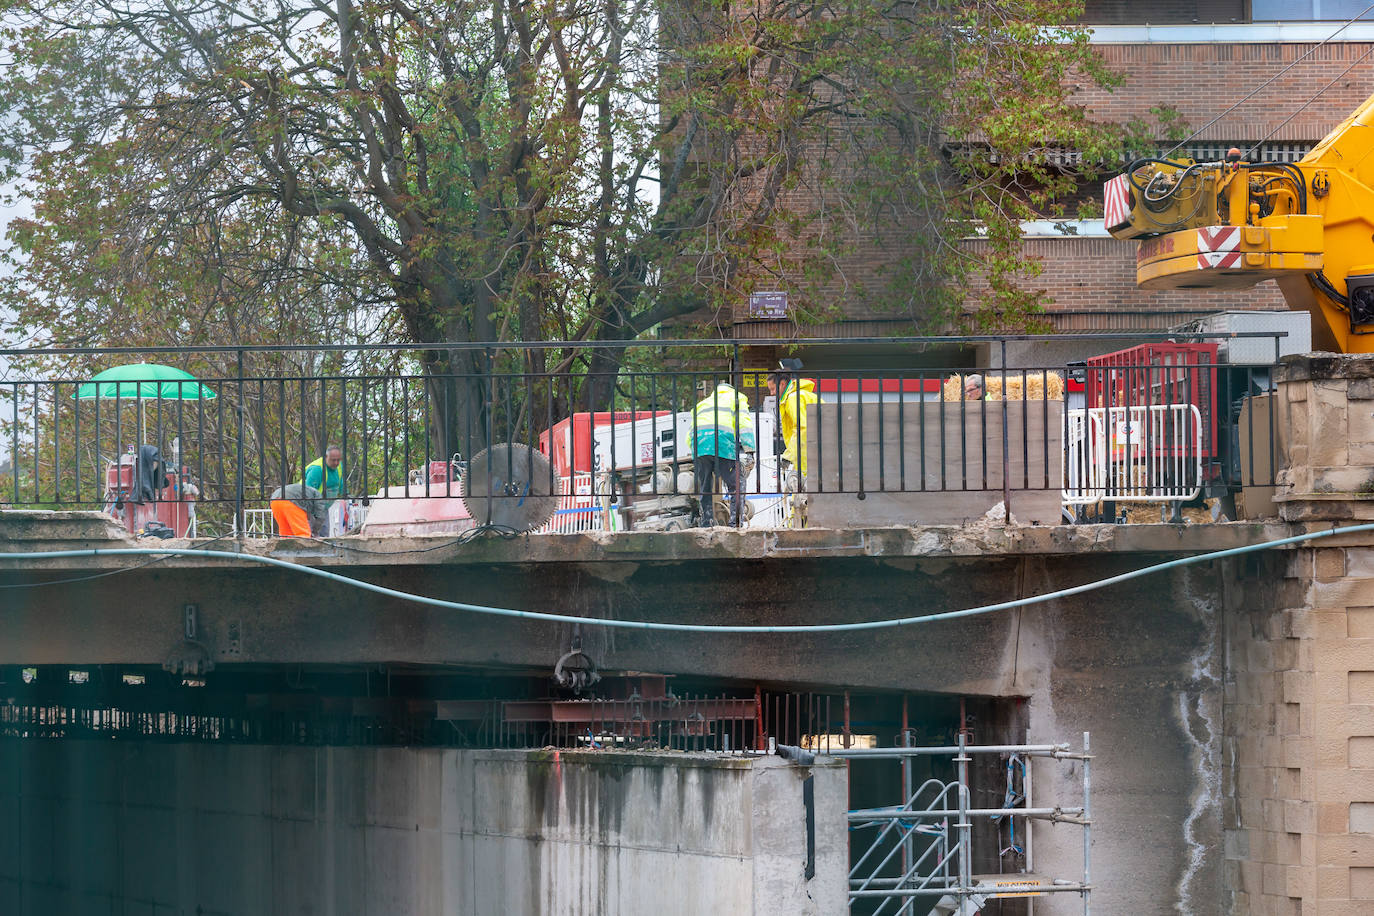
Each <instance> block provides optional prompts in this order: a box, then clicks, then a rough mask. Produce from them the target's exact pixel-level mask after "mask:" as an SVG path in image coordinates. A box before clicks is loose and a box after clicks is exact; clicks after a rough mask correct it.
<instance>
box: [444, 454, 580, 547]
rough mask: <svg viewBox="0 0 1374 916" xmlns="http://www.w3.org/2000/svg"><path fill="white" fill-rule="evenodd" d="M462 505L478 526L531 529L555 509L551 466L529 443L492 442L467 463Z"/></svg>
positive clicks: (556, 498)
mask: <svg viewBox="0 0 1374 916" xmlns="http://www.w3.org/2000/svg"><path fill="white" fill-rule="evenodd" d="M463 505H464V506H465V507H467V510H468V514H469V515H471V516H472V519H473V521H475V522H476V523H477V524H479V525H499V526H501V527H504V528H514V529H515V530H516V531H532V530H534V529H535V528H538V527H539V526H540V525H543V524H544V523H545V522H547V521H548V520H549V519H551V518H553V513H554V512H555V510H557V509H558V492H557V481H556V480H555V479H554V476H553V468H552V467H551V466H550V465H549V460H548V459H547V458H545V457H544V456H543V455H542V454H540V452H539V451H538V450H536V449H533V448H530V447H529V446H528V445H524V444H521V443H518V442H501V443H498V444H496V445H493V446H492V447H491V448H488V449H485V450H483V451H481V452H478V453H477V455H475V456H474V457H473V458H472V460H470V461H469V462H468V472H467V475H466V476H465V477H464V478H463Z"/></svg>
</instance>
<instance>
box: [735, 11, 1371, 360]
mask: <svg viewBox="0 0 1374 916" xmlns="http://www.w3.org/2000/svg"><path fill="white" fill-rule="evenodd" d="M1367 5H1368V4H1367V3H1364V2H1345V0H1297V2H1285V3H1279V2H1276V0H1196V2H1159V3H1149V4H1145V3H1136V2H1125V0H1089V2H1088V3H1087V9H1086V12H1085V14H1084V16H1083V17H1082V20H1081V21H1082V22H1083V24H1085V25H1088V26H1090V27H1091V28H1092V30H1093V37H1092V40H1093V43H1094V44H1095V45H1096V46H1097V49H1098V51H1099V52H1100V54H1101V55H1102V57H1103V58H1104V59H1105V61H1106V62H1107V63H1108V64H1110V65H1111V66H1112V67H1113V68H1114V69H1116V70H1118V71H1120V72H1122V73H1123V74H1124V75H1125V81H1124V83H1123V84H1122V85H1121V86H1120V87H1119V88H1117V89H1116V90H1115V91H1113V92H1106V91H1103V90H1099V89H1088V88H1084V89H1083V90H1081V91H1080V93H1079V95H1080V98H1081V99H1082V101H1083V103H1084V104H1085V105H1086V106H1087V107H1088V108H1089V110H1090V111H1091V112H1092V113H1093V114H1094V115H1095V116H1098V117H1099V118H1101V119H1104V120H1106V119H1111V120H1118V121H1119V120H1125V119H1129V118H1131V117H1140V118H1143V119H1145V120H1147V121H1152V120H1154V119H1153V116H1152V115H1151V109H1152V108H1154V107H1156V106H1165V107H1168V108H1170V109H1173V110H1174V111H1175V112H1177V115H1178V118H1179V119H1180V120H1181V121H1182V123H1183V124H1184V125H1185V126H1186V129H1187V130H1188V132H1190V133H1191V132H1193V131H1198V135H1197V136H1196V137H1195V138H1192V139H1190V140H1189V142H1188V143H1186V144H1185V145H1184V146H1183V147H1182V148H1181V149H1180V150H1179V151H1178V153H1176V155H1187V156H1191V157H1193V158H1197V159H1201V160H1216V159H1219V158H1221V157H1222V156H1223V155H1224V154H1225V151H1226V150H1227V149H1228V148H1229V147H1231V146H1238V147H1240V148H1241V149H1242V150H1248V149H1250V148H1251V147H1252V146H1255V145H1256V144H1259V153H1258V154H1257V155H1256V156H1255V157H1254V158H1257V159H1278V160H1284V161H1296V160H1297V159H1299V158H1301V156H1302V155H1303V154H1305V153H1306V152H1307V151H1308V150H1309V149H1310V148H1311V147H1312V146H1313V145H1315V143H1316V142H1317V141H1319V140H1320V139H1321V138H1322V137H1323V136H1325V135H1326V133H1327V132H1328V131H1330V130H1331V128H1333V127H1334V126H1335V125H1336V124H1338V123H1339V122H1340V121H1341V120H1342V119H1343V118H1345V117H1346V115H1348V114H1349V113H1350V111H1352V110H1353V109H1354V108H1355V107H1356V106H1357V105H1359V104H1360V103H1361V102H1363V101H1364V100H1365V99H1366V98H1367V97H1368V96H1369V95H1370V93H1371V92H1374V21H1368V22H1354V23H1347V22H1346V21H1345V17H1349V16H1354V15H1356V14H1357V13H1360V12H1361V11H1362V10H1363V9H1364V7H1366V6H1367ZM1365 18H1366V19H1374V12H1372V13H1366V14H1365ZM1147 20H1148V21H1147ZM1343 26H1344V28H1343ZM1285 68H1287V69H1285ZM1269 80H1272V82H1268V84H1267V85H1264V86H1263V88H1261V86H1262V85H1263V84H1265V83H1266V81H1269ZM1252 94H1253V97H1251V98H1247V97H1248V96H1251V95H1252ZM1232 106H1234V108H1233V109H1232ZM1212 122H1214V123H1212ZM1171 145H1172V144H1171V143H1169V142H1168V141H1167V140H1166V139H1165V138H1163V137H1161V138H1160V149H1161V152H1162V151H1164V150H1167V149H1168V148H1169V147H1170V146H1171ZM1095 190H1096V189H1095V188H1094V189H1090V190H1086V193H1088V194H1091V193H1092V192H1094V191H1095ZM965 244H966V245H968V246H969V247H971V248H976V247H978V246H979V245H981V244H983V243H981V242H979V241H977V240H968V241H966V242H965ZM1024 251H1025V255H1026V257H1027V258H1028V259H1034V260H1036V261H1038V262H1039V263H1040V264H1041V266H1042V268H1043V273H1042V274H1041V275H1040V276H1039V277H1038V278H1037V279H1036V280H1035V281H1034V284H1035V286H1036V287H1037V288H1042V289H1044V290H1045V292H1046V293H1047V294H1048V296H1049V298H1050V300H1051V304H1050V305H1049V307H1048V308H1049V316H1048V317H1049V321H1050V325H1051V326H1052V327H1053V329H1054V330H1056V331H1060V332H1092V333H1099V332H1111V331H1156V330H1166V329H1168V328H1170V327H1172V326H1176V325H1178V324H1181V323H1184V322H1186V321H1189V320H1191V319H1193V318H1196V317H1198V316H1200V315H1204V314H1208V313H1211V312H1217V311H1222V310H1232V309H1282V308H1285V307H1286V304H1285V302H1284V300H1283V297H1282V295H1281V294H1280V292H1279V290H1278V288H1277V287H1276V286H1275V284H1274V283H1273V281H1268V282H1265V283H1262V284H1260V285H1259V286H1257V287H1254V288H1252V289H1248V290H1240V291H1216V292H1212V291H1198V290H1167V291H1146V290H1140V289H1137V287H1136V285H1135V245H1134V244H1132V243H1128V242H1121V241H1117V240H1115V239H1113V238H1111V237H1109V236H1107V235H1106V233H1105V231H1104V230H1103V228H1102V224H1101V221H1100V220H1097V221H1092V220H1084V221H1077V222H1069V223H1058V224H1056V223H1051V222H1048V221H1046V222H1044V223H1036V224H1030V225H1028V226H1027V227H1026V241H1025V248H1024ZM888 257H889V256H887V255H884V254H882V253H876V254H873V255H871V256H870V260H871V261H874V262H879V263H880V262H882V261H884V260H886V259H888ZM874 272H875V270H874V268H873V267H872V266H871V265H870V266H869V267H868V268H867V269H866V270H865V269H860V265H857V264H856V265H854V269H853V270H852V271H851V272H850V273H851V274H852V275H854V276H866V275H868V274H873V273H874ZM973 294H974V296H976V295H977V291H976V289H975V290H974V291H973ZM844 309H845V317H844V319H843V320H832V321H828V322H826V323H822V324H806V325H800V326H799V325H796V324H794V323H793V322H791V321H779V320H758V319H751V317H750V315H749V307H748V303H745V302H741V303H738V304H737V305H736V307H735V311H734V315H733V332H734V334H735V335H736V336H739V337H744V338H767V337H778V336H783V337H787V336H794V335H795V336H823V335H824V336H869V335H875V334H883V333H890V332H893V331H897V330H899V329H902V328H904V327H909V325H907V324H904V323H903V321H901V320H899V319H898V318H896V317H895V316H892V315H884V314H883V313H882V312H881V311H880V310H875V309H873V308H872V307H871V306H870V305H869V304H868V303H867V302H866V301H864V297H863V296H855V297H854V299H853V301H852V302H850V303H846V305H845V306H844Z"/></svg>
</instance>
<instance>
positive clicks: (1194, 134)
mask: <svg viewBox="0 0 1374 916" xmlns="http://www.w3.org/2000/svg"><path fill="white" fill-rule="evenodd" d="M1370 10H1374V3H1371V4H1369V6H1366V7H1365V8H1364V9H1362V10H1360V11H1359V12H1358V13H1356V14H1355V15H1354V16H1352V17H1351V18H1349V19H1347V20H1346V21H1345V22H1344V23H1342V24H1341V27H1340V28H1338V29H1337V30H1336V31H1334V32H1332V33H1331V34H1330V35H1328V36H1326V37H1325V38H1323V39H1322V40H1321V41H1319V42H1317V43H1316V44H1315V45H1313V46H1312V47H1310V48H1308V49H1307V53H1306V54H1303V55H1302V56H1301V57H1299V58H1297V59H1296V60H1294V61H1293V62H1292V63H1291V64H1289V65H1288V66H1286V67H1283V68H1281V69H1280V70H1279V72H1277V73H1275V74H1274V75H1273V76H1271V77H1269V79H1267V80H1265V81H1264V82H1262V83H1260V84H1259V85H1258V86H1256V87H1255V91H1254V92H1252V93H1250V94H1249V95H1247V96H1246V97H1245V98H1243V99H1241V100H1240V101H1239V102H1236V103H1235V104H1234V105H1232V106H1231V107H1230V108H1228V109H1226V110H1225V111H1223V112H1222V113H1221V114H1219V115H1217V116H1216V117H1215V118H1213V119H1212V120H1210V121H1208V122H1207V123H1206V124H1204V125H1202V126H1201V127H1199V128H1198V129H1197V130H1195V131H1193V132H1192V133H1191V134H1190V135H1188V136H1187V137H1185V138H1184V139H1183V140H1180V141H1179V142H1178V143H1177V144H1175V145H1174V148H1173V149H1171V150H1169V151H1168V152H1167V153H1165V154H1164V155H1163V156H1161V157H1160V158H1162V159H1168V158H1169V157H1170V156H1172V155H1173V154H1174V153H1176V152H1177V151H1178V149H1179V148H1180V147H1181V146H1183V145H1184V144H1185V143H1189V142H1191V141H1192V140H1193V139H1194V138H1196V137H1198V136H1200V135H1201V134H1202V132H1203V131H1204V130H1206V129H1207V128H1209V127H1211V126H1212V125H1213V124H1215V123H1217V122H1218V121H1220V120H1221V119H1222V118H1224V117H1226V116H1227V115H1228V114H1230V113H1231V112H1233V111H1235V110H1236V109H1237V108H1239V107H1240V106H1242V105H1244V104H1245V103H1246V102H1248V101H1250V100H1251V99H1253V98H1254V97H1255V96H1257V95H1259V94H1260V90H1261V89H1264V88H1265V87H1266V86H1268V85H1269V84H1271V83H1273V82H1274V81H1275V80H1276V79H1278V78H1279V77H1281V76H1283V75H1284V74H1285V73H1287V72H1288V71H1289V70H1291V69H1293V68H1294V67H1296V66H1297V65H1298V64H1300V63H1302V62H1303V61H1305V60H1307V58H1309V57H1311V56H1312V55H1313V54H1314V53H1316V51H1317V49H1318V48H1320V47H1322V46H1323V45H1325V44H1326V43H1327V42H1329V41H1332V40H1334V39H1335V37H1336V36H1337V35H1339V34H1341V33H1342V32H1344V31H1345V30H1346V29H1348V28H1350V27H1351V26H1352V25H1354V24H1355V23H1356V22H1359V21H1360V19H1362V18H1363V17H1364V14H1365V13H1367V12H1369V11H1370Z"/></svg>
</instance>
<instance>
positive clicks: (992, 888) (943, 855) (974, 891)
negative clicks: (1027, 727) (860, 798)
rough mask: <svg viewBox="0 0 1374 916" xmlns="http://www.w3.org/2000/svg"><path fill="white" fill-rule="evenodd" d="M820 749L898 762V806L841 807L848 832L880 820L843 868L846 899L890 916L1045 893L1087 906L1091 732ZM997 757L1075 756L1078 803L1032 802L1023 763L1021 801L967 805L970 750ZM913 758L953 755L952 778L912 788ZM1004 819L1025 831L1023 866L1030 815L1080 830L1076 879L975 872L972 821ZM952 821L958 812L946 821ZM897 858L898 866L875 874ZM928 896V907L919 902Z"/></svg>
mask: <svg viewBox="0 0 1374 916" xmlns="http://www.w3.org/2000/svg"><path fill="white" fill-rule="evenodd" d="M827 753H828V754H829V755H830V756H833V757H840V758H845V759H864V760H872V759H893V760H901V761H902V764H903V766H902V781H903V790H904V798H903V803H902V804H901V805H897V806H887V807H882V808H860V809H856V810H852V811H850V812H849V824H850V829H851V830H853V829H857V828H860V827H878V828H879V831H878V835H877V836H876V837H875V838H874V839H873V842H872V843H871V844H870V845H869V847H868V849H867V850H866V851H865V852H864V853H863V854H862V855H857V850H855V856H854V861H853V865H852V866H851V868H850V872H849V905H850V906H851V907H853V906H854V905H855V903H856V902H859V901H864V900H874V899H877V900H880V901H881V902H880V903H879V904H878V906H877V908H876V909H875V910H874V911H873V912H874V914H875V916H877V914H883V913H887V912H889V910H888V906H889V904H891V905H894V906H895V907H896V909H895V910H892V911H891V912H893V913H895V914H896V916H917V914H919V916H925V914H926V913H927V912H929V913H932V914H936V913H938V914H941V916H946V914H947V916H972V914H975V913H978V912H979V911H980V910H981V908H982V906H983V905H984V904H985V903H986V901H988V900H992V899H995V898H998V897H1010V896H1031V895H1039V894H1045V893H1077V894H1079V895H1080V896H1081V897H1082V898H1083V913H1084V916H1088V914H1089V913H1090V912H1091V909H1090V904H1091V892H1092V884H1091V876H1092V872H1091V863H1092V808H1091V792H1092V754H1091V753H1090V752H1089V736H1088V733H1087V732H1084V733H1083V748H1082V750H1081V751H1074V750H1072V749H1071V748H1070V746H1069V745H1068V744H1002V745H970V744H969V743H968V738H967V735H966V733H964V732H960V734H959V743H958V744H957V745H954V746H948V747H889V748H832V749H830V750H829V751H827ZM984 754H996V755H999V756H1005V757H1007V758H1008V759H1012V755H1017V756H1019V757H1021V758H1022V759H1023V760H1024V759H1027V758H1035V757H1041V758H1048V759H1052V760H1069V761H1080V762H1081V763H1082V767H1081V770H1082V773H1081V775H1082V787H1083V799H1082V804H1081V805H1076V806H1065V805H1054V806H1040V807H1035V806H1034V805H1033V802H1032V799H1031V788H1030V775H1029V774H1030V768H1029V767H1026V770H1025V773H1026V776H1025V783H1024V790H1023V791H1024V797H1023V798H1021V799H1020V801H1021V803H1022V804H1021V805H1019V806H1007V807H1000V808H975V807H973V804H972V800H971V794H970V789H969V770H970V767H969V764H970V763H972V762H973V760H974V758H975V757H976V756H978V755H984ZM916 757H951V758H952V762H953V763H954V765H955V779H954V781H953V782H942V781H941V780H939V779H935V778H932V779H928V780H926V781H925V782H923V783H922V784H921V785H920V786H918V787H914V788H913V785H912V783H913V779H912V776H911V767H910V766H909V763H910V762H911V760H912V759H913V758H916ZM975 817H991V818H1004V817H1005V818H1010V819H1012V823H1013V825H1014V824H1015V820H1016V819H1020V820H1021V822H1022V830H1023V834H1022V835H1023V836H1024V837H1025V838H1026V839H1025V843H1026V852H1027V871H1029V870H1030V866H1031V861H1030V858H1029V852H1030V824H1029V822H1030V821H1032V820H1043V821H1050V822H1051V823H1065V824H1076V825H1078V826H1080V827H1082V828H1083V874H1082V877H1081V879H1079V880H1077V881H1073V880H1066V879H1062V878H1051V879H1043V878H1039V877H1036V878H1034V879H1032V878H1031V877H1030V876H1029V875H1027V878H1026V881H1025V883H1020V884H1018V883H1015V877H1016V876H1015V875H1014V874H1013V875H1007V876H1005V877H1004V878H1002V879H1000V880H998V881H997V882H996V884H995V885H991V884H989V883H987V881H986V878H985V879H984V880H983V881H981V882H980V881H979V879H978V878H977V877H975V876H974V874H973V818H975ZM950 818H956V820H955V822H954V823H953V824H951V823H950V820H949V819H950ZM898 854H900V855H901V860H900V861H901V873H900V875H899V876H897V877H893V876H891V875H890V874H889V875H883V874H882V872H883V871H884V870H890V869H891V866H892V863H893V862H894V860H895V859H896V857H897V856H898ZM921 898H929V899H930V900H931V902H932V905H933V907H934V909H929V910H928V909H925V908H919V909H918V907H917V902H918V900H920V899H921Z"/></svg>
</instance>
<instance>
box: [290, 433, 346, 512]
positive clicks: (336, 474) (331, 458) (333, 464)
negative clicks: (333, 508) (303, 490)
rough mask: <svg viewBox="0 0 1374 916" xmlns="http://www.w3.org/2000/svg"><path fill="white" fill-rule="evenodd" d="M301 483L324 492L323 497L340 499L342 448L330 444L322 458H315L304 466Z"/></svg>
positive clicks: (341, 496) (342, 492) (341, 489)
mask: <svg viewBox="0 0 1374 916" xmlns="http://www.w3.org/2000/svg"><path fill="white" fill-rule="evenodd" d="M301 483H303V484H305V485H306V486H307V487H310V488H312V489H315V490H319V491H320V493H322V494H324V498H325V499H342V498H343V497H344V496H346V495H347V493H346V492H345V490H344V470H343V449H341V448H339V447H338V446H337V445H331V446H329V447H328V448H326V449H325V450H324V457H323V458H316V459H315V460H314V461H312V462H310V463H309V464H307V465H306V466H305V477H303V478H302V479H301Z"/></svg>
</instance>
